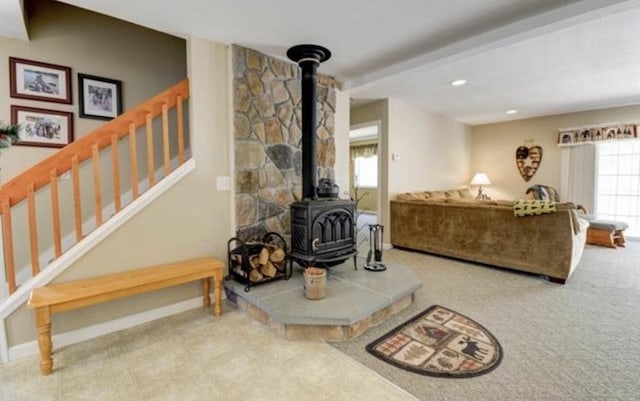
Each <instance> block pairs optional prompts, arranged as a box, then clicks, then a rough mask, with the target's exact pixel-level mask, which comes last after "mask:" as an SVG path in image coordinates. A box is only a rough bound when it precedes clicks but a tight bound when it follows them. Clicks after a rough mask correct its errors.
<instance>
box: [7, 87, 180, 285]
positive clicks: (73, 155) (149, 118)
mask: <svg viewBox="0 0 640 401" xmlns="http://www.w3.org/2000/svg"><path fill="white" fill-rule="evenodd" d="M188 98H189V82H188V80H187V79H185V80H183V81H182V82H180V83H178V84H176V85H174V86H173V87H171V88H169V89H167V90H165V91H164V92H162V93H160V94H158V95H156V96H154V97H152V98H151V99H148V100H147V101H145V102H144V103H142V104H140V105H138V106H136V107H135V108H133V109H131V110H129V111H127V112H126V113H124V114H122V115H120V116H118V117H117V118H116V119H114V120H111V121H109V122H108V123H106V124H104V125H102V126H101V127H99V128H97V129H96V130H94V131H93V132H91V133H89V134H88V135H85V136H83V137H81V138H80V139H78V140H77V141H74V142H72V143H70V144H69V145H67V146H65V147H64V148H62V149H61V150H60V151H58V152H56V153H55V154H53V155H51V156H50V157H48V158H46V159H44V160H42V161H40V162H39V163H38V164H36V165H34V166H33V167H31V168H29V169H28V170H26V171H24V172H23V173H21V174H19V175H17V176H16V177H14V178H12V179H11V180H9V181H8V182H7V183H5V184H4V185H2V186H0V215H1V216H2V234H3V240H4V256H5V258H4V259H5V260H4V262H5V263H4V264H5V274H6V280H7V284H8V289H9V294H12V293H14V292H15V291H16V289H17V283H16V262H15V250H14V230H15V225H17V223H18V222H17V221H16V220H14V218H13V217H12V215H13V214H14V210H15V208H16V207H23V208H24V207H25V205H24V203H23V202H24V201H25V200H26V216H27V218H26V220H27V221H26V227H25V229H24V230H23V231H26V232H27V233H28V237H29V241H28V242H29V251H28V252H29V254H30V255H28V256H26V258H27V259H28V260H30V265H31V276H32V277H35V276H36V275H37V274H38V273H39V272H40V269H41V266H40V249H39V234H38V226H39V224H38V216H37V210H38V208H37V207H36V206H37V201H38V197H37V195H38V193H39V191H45V192H46V190H48V191H49V193H50V201H48V202H47V203H50V218H51V220H52V224H51V225H52V227H53V233H52V242H53V250H54V255H55V258H58V257H60V256H61V255H62V254H63V246H62V237H63V234H64V233H63V231H62V226H63V223H64V222H63V221H62V220H61V218H62V217H61V205H60V176H61V175H63V174H65V173H67V172H70V174H71V181H72V182H71V186H72V193H73V202H72V203H73V213H70V214H72V215H73V224H71V223H70V222H68V223H69V224H67V226H71V225H73V231H75V240H76V243H77V242H79V241H80V240H81V239H82V238H83V237H84V236H85V235H87V234H89V233H88V232H83V219H82V216H83V214H82V197H83V196H93V198H94V202H93V203H94V205H95V206H94V213H95V216H92V217H95V228H98V227H100V226H101V225H102V224H103V223H104V220H105V218H104V216H103V207H104V199H103V184H102V182H103V177H104V176H105V173H104V172H103V171H104V170H105V169H104V167H103V166H101V164H104V163H101V155H102V158H103V159H104V158H109V156H108V153H107V151H108V150H110V159H111V162H110V164H111V176H110V178H111V181H112V182H113V205H114V210H115V213H118V212H119V211H120V210H121V209H122V207H123V205H122V203H123V192H124V189H123V188H122V187H121V181H122V180H121V175H123V174H127V172H126V171H122V170H124V168H123V161H122V158H121V155H120V153H121V152H123V150H124V151H128V153H129V157H128V162H129V166H128V167H126V166H124V167H126V168H128V170H129V171H128V173H129V174H130V177H127V178H130V179H129V180H128V183H129V190H130V192H131V200H132V201H133V200H135V199H136V198H138V197H139V195H140V187H139V177H138V173H139V168H138V163H139V160H140V159H142V160H143V162H144V155H143V154H142V153H141V152H140V151H139V150H138V145H137V143H138V142H139V141H140V139H138V137H139V136H142V131H144V137H145V139H144V140H145V142H146V147H144V148H143V149H146V153H147V155H146V156H147V157H146V170H147V182H148V187H147V189H148V188H151V187H153V186H154V185H155V184H156V177H155V175H156V159H157V158H158V157H154V153H156V152H154V151H155V150H157V151H158V152H157V153H158V154H159V153H160V152H161V154H162V156H161V159H162V172H163V173H162V174H163V175H162V177H164V176H166V175H168V174H169V173H170V172H171V171H172V168H171V164H172V163H171V153H172V151H173V152H174V153H175V154H176V156H177V159H178V166H180V165H182V164H183V163H184V162H185V160H186V156H185V121H184V108H185V107H186V103H185V102H186V101H187V100H188ZM174 110H175V111H174ZM170 112H172V113H174V114H172V117H174V118H173V119H174V120H175V128H176V130H175V131H174V132H171V133H170V128H169V125H170V118H169V113H170ZM154 122H156V123H158V125H160V126H161V129H160V131H161V132H160V133H158V135H159V136H161V138H159V140H157V142H160V144H159V145H157V144H156V143H155V142H156V141H154V136H156V135H154ZM143 126H144V130H142V129H141V130H140V132H139V133H138V132H137V130H138V128H140V127H143ZM156 132H157V131H156ZM171 135H173V137H171ZM176 136H177V138H176ZM156 139H158V138H156ZM170 139H173V143H174V145H173V146H174V147H176V148H177V149H170V143H171V142H172V141H171V140H170ZM125 140H128V142H129V146H128V147H125V148H122V146H121V145H122V144H123V143H124V141H125ZM176 142H177V144H176ZM157 146H160V147H161V149H157ZM121 148H122V149H121ZM84 161H87V163H86V164H87V165H86V166H83V165H82V163H83V162H84ZM88 164H91V165H92V167H91V170H92V171H90V173H91V174H89V175H90V176H92V181H93V191H84V192H83V190H82V189H83V188H82V187H81V182H84V183H85V186H86V184H87V182H86V180H85V181H82V180H81V171H84V170H83V169H85V168H89V166H88ZM91 192H93V194H91ZM42 197H43V196H42V194H41V196H40V199H39V201H42ZM38 207H39V208H40V209H39V210H42V207H43V206H42V205H38ZM45 207H46V205H45ZM21 223H22V222H21ZM95 228H94V229H95Z"/></svg>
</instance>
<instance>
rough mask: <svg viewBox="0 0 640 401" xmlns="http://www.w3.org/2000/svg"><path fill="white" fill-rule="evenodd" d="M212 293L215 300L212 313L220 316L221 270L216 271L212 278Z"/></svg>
mask: <svg viewBox="0 0 640 401" xmlns="http://www.w3.org/2000/svg"><path fill="white" fill-rule="evenodd" d="M213 291H214V296H215V298H216V306H215V307H214V309H213V313H214V314H215V315H216V316H222V269H217V270H216V271H215V274H214V276H213Z"/></svg>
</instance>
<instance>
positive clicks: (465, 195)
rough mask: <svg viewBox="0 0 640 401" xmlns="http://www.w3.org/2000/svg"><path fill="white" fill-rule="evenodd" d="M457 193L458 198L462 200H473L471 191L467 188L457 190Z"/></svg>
mask: <svg viewBox="0 0 640 401" xmlns="http://www.w3.org/2000/svg"><path fill="white" fill-rule="evenodd" d="M458 192H459V193H460V197H461V198H462V199H473V198H474V196H473V194H472V193H471V190H470V189H469V188H467V187H465V188H460V189H458Z"/></svg>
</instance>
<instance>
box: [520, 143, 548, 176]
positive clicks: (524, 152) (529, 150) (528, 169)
mask: <svg viewBox="0 0 640 401" xmlns="http://www.w3.org/2000/svg"><path fill="white" fill-rule="evenodd" d="M541 162H542V146H539V145H534V144H533V140H531V139H529V140H527V141H525V144H524V145H522V146H519V147H518V148H517V149H516V166H517V167H518V171H519V172H520V176H521V177H522V178H523V179H524V180H525V181H529V180H530V179H531V178H532V177H533V176H534V175H535V174H536V171H538V168H539V167H540V163H541Z"/></svg>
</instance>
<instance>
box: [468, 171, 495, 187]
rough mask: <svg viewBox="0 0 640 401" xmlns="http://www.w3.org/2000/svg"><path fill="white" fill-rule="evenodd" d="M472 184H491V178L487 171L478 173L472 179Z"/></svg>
mask: <svg viewBox="0 0 640 401" xmlns="http://www.w3.org/2000/svg"><path fill="white" fill-rule="evenodd" d="M471 185H491V180H489V177H487V175H486V174H485V173H476V175H474V176H473V179H472V180H471Z"/></svg>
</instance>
